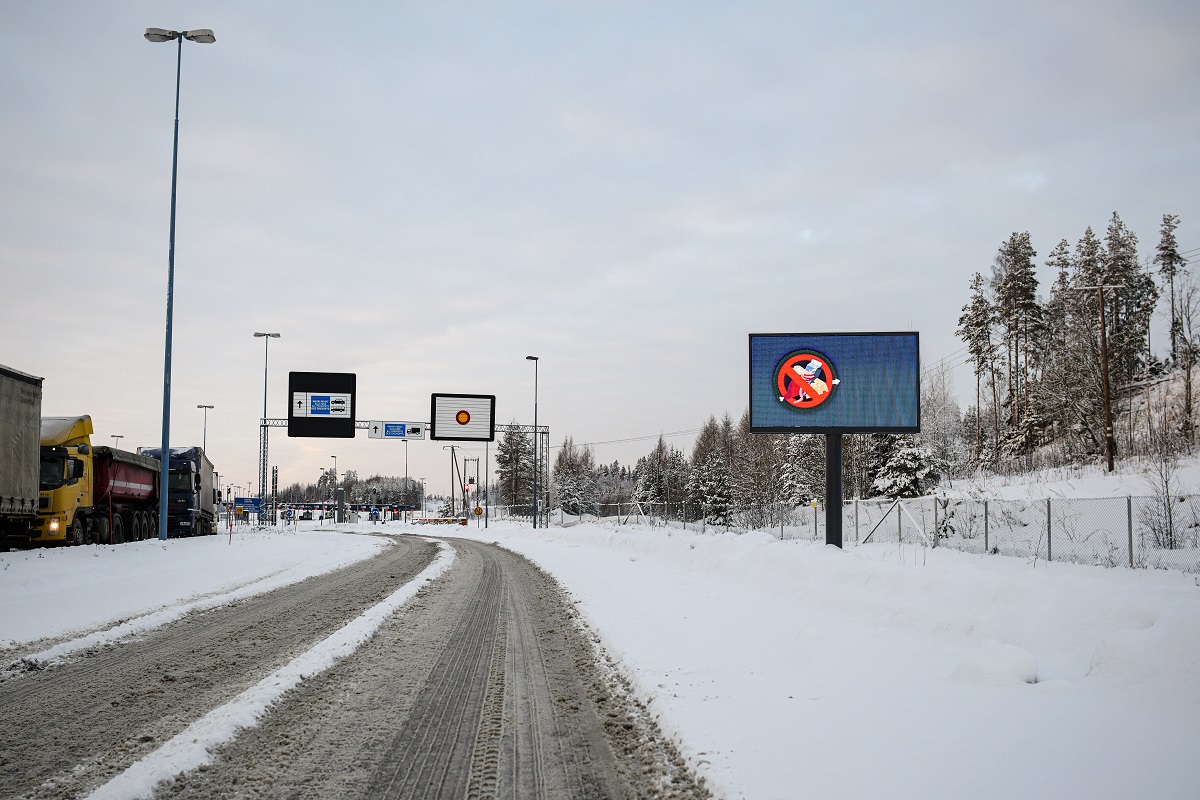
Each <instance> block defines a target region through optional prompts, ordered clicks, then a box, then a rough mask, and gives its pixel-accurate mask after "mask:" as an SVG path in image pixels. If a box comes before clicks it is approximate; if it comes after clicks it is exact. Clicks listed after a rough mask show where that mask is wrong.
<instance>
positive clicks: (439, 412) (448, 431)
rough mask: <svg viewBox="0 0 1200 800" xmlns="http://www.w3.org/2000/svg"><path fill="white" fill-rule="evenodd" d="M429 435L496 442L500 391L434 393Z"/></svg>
mask: <svg viewBox="0 0 1200 800" xmlns="http://www.w3.org/2000/svg"><path fill="white" fill-rule="evenodd" d="M429 413H430V417H429V418H430V419H431V420H433V423H432V424H431V425H430V427H429V438H430V439H435V440H438V441H443V442H492V441H495V439H496V395H494V394H437V393H435V394H433V395H430V412H429Z"/></svg>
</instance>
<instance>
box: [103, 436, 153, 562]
mask: <svg viewBox="0 0 1200 800" xmlns="http://www.w3.org/2000/svg"><path fill="white" fill-rule="evenodd" d="M94 453H95V455H94V457H93V459H92V468H93V469H94V470H95V472H94V473H93V478H92V503H93V513H94V514H95V515H96V516H98V517H99V518H100V520H99V522H100V524H99V525H97V526H96V527H97V534H98V535H97V536H96V539H95V540H96V541H97V542H98V543H103V544H107V543H108V541H109V538H108V536H107V535H106V534H108V533H109V532H110V531H111V533H112V543H113V544H121V543H122V542H132V541H138V540H140V539H149V538H152V537H154V536H156V535H157V534H158V475H159V470H160V469H161V464H160V462H159V461H158V459H155V458H149V457H147V456H142V455H138V454H137V453H129V452H126V451H124V450H114V449H113V448H111V447H97V448H96V449H95V451H94Z"/></svg>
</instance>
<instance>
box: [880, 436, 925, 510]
mask: <svg viewBox="0 0 1200 800" xmlns="http://www.w3.org/2000/svg"><path fill="white" fill-rule="evenodd" d="M894 444H895V446H894V448H893V450H892V452H891V454H890V456H889V457H888V460H887V462H886V463H885V464H884V465H883V467H882V469H881V470H880V471H879V474H878V475H876V476H875V482H874V484H873V485H872V488H873V489H874V491H875V493H876V494H877V495H882V496H884V497H891V498H893V499H895V498H904V497H921V496H922V495H925V494H927V493H928V492H929V491H931V490H932V489H933V487H935V486H937V482H938V480H940V479H941V471H942V465H941V464H940V463H939V462H938V458H937V456H935V455H934V454H933V453H932V452H930V451H929V449H928V448H925V447H921V446H920V445H919V444H918V443H917V442H916V440H915V439H914V438H913V437H911V436H903V437H897V441H896V442H895V443H894Z"/></svg>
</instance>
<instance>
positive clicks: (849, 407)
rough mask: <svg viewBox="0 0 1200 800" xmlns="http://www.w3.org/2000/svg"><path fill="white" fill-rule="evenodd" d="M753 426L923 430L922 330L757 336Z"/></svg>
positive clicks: (769, 429)
mask: <svg viewBox="0 0 1200 800" xmlns="http://www.w3.org/2000/svg"><path fill="white" fill-rule="evenodd" d="M750 430H751V431H753V432H755V433H917V432H919V431H920V430H921V359H920V347H919V342H918V336H917V334H916V333H915V332H908V333H752V334H750Z"/></svg>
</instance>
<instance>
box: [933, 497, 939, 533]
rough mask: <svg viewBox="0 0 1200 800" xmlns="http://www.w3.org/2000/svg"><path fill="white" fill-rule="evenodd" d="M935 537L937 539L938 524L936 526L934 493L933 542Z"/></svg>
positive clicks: (935, 498)
mask: <svg viewBox="0 0 1200 800" xmlns="http://www.w3.org/2000/svg"><path fill="white" fill-rule="evenodd" d="M937 539H938V526H937V495H934V496H933V541H935V542H936V541H937Z"/></svg>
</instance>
